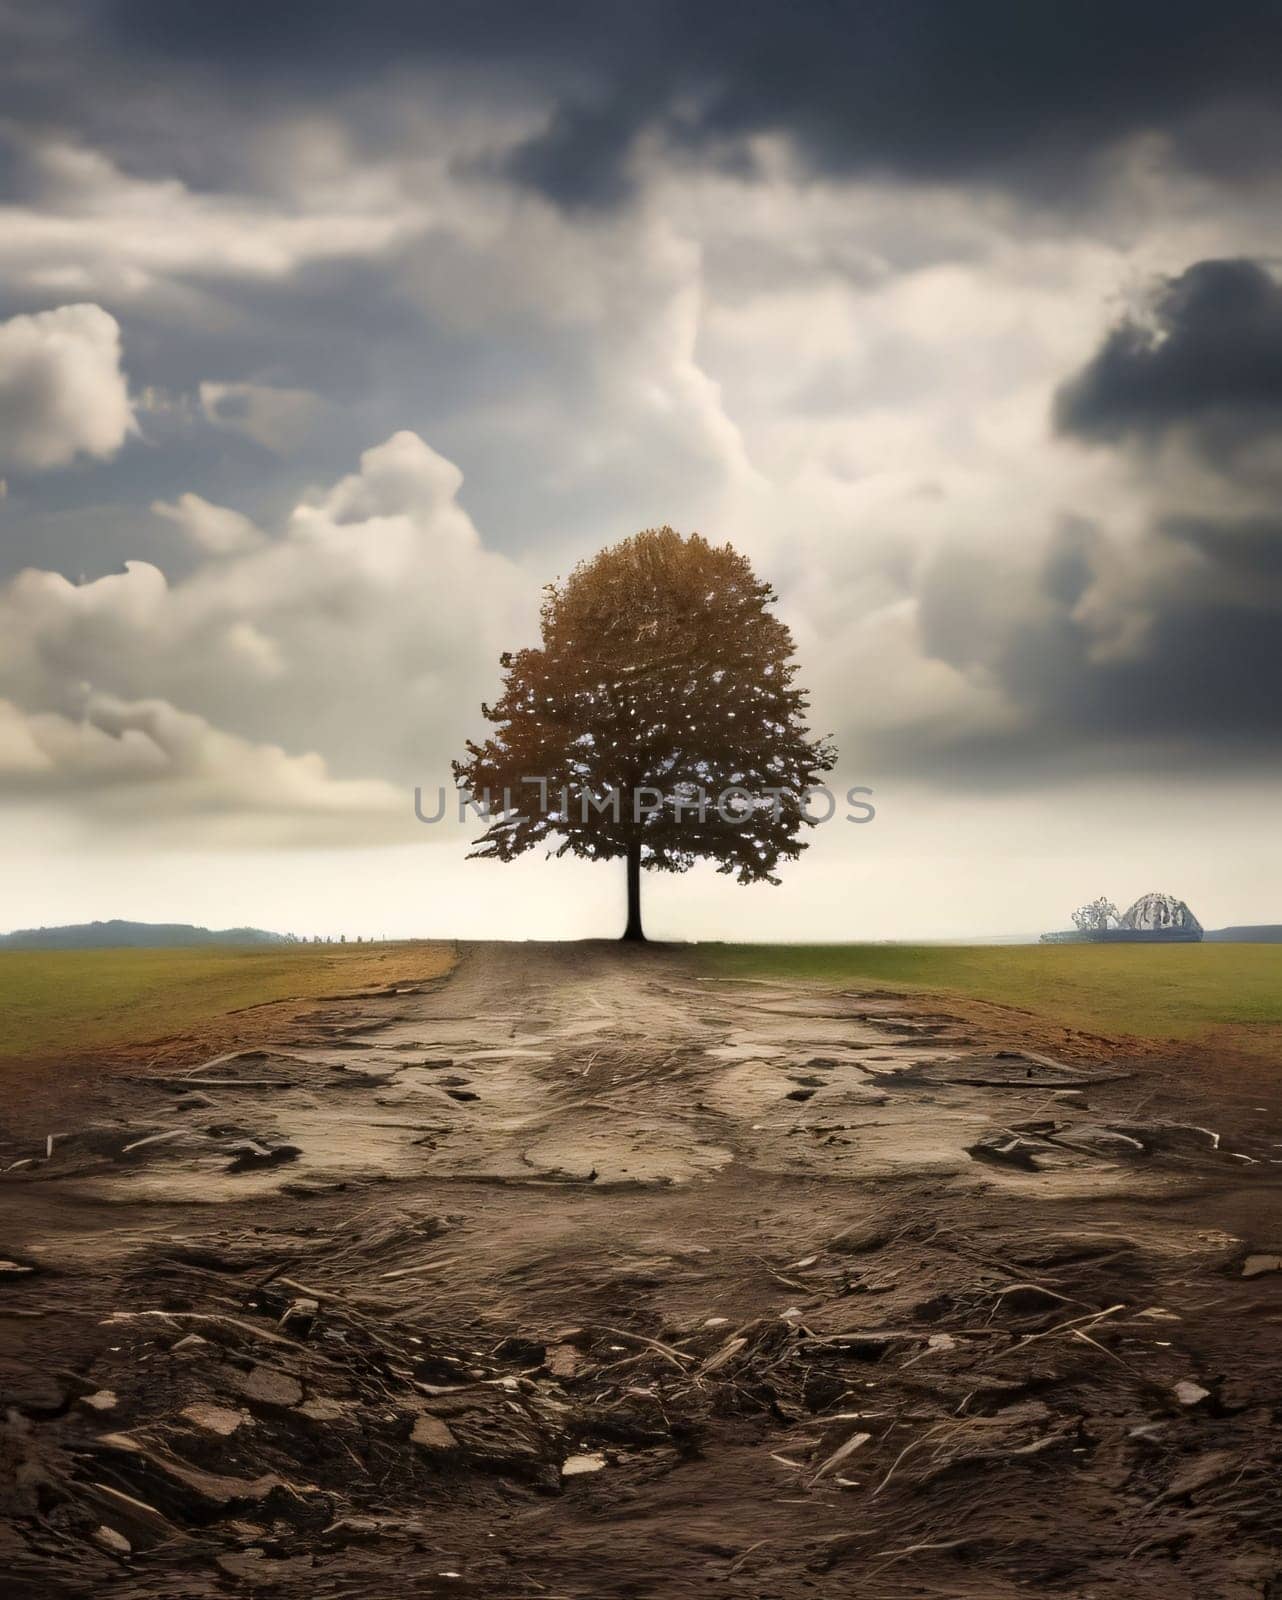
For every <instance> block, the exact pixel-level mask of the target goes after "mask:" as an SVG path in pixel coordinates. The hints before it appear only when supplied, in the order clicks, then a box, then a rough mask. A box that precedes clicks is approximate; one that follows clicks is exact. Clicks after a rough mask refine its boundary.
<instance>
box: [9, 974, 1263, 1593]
mask: <svg viewBox="0 0 1282 1600" xmlns="http://www.w3.org/2000/svg"><path fill="white" fill-rule="evenodd" d="M114 1067H115V1070H114V1072H112V1073H111V1074H108V1075H106V1076H104V1077H102V1078H101V1079H99V1080H97V1081H94V1082H92V1083H90V1082H88V1081H82V1082H81V1083H80V1084H79V1085H78V1087H77V1089H76V1092H75V1095H74V1096H72V1097H64V1099H63V1101H62V1103H61V1104H60V1105H59V1111H58V1117H59V1122H58V1124H57V1125H56V1126H50V1125H49V1114H48V1110H47V1107H48V1103H49V1101H48V1096H47V1094H46V1093H45V1092H44V1091H43V1090H37V1092H36V1093H35V1094H34V1095H33V1096H32V1097H31V1098H30V1100H29V1102H28V1103H26V1104H24V1102H23V1100H22V1099H21V1098H18V1097H16V1096H11V1097H10V1099H9V1100H8V1102H7V1104H6V1107H5V1112H4V1119H5V1122H6V1128H5V1130H4V1132H3V1135H0V1169H3V1170H0V1207H2V1208H3V1215H4V1219H5V1222H4V1233H3V1243H2V1246H0V1255H3V1256H4V1257H5V1258H6V1259H5V1261H4V1262H2V1263H0V1387H2V1388H3V1392H4V1400H5V1406H6V1415H5V1420H4V1424H3V1429H4V1431H3V1435H2V1436H0V1519H2V1525H0V1561H3V1564H4V1569H5V1572H6V1575H7V1578H8V1585H9V1586H8V1589H7V1591H6V1592H7V1593H8V1594H11V1595H13V1596H16V1597H18V1600H28V1597H31V1600H34V1597H45V1596H89V1595H95V1596H98V1595H105V1596H110V1597H113V1600H115V1597H122V1600H124V1597H129V1600H132V1597H138V1600H143V1597H146V1600H196V1597H201V1596H214V1595H228V1594H232V1595H234V1594H259V1593H262V1594H271V1595H275V1596H280V1597H282V1600H290V1597H293V1596H307V1597H309V1600H326V1597H339V1596H351V1597H358V1596H359V1597H371V1600H377V1597H382V1596H386V1595H392V1594H395V1595H397V1596H411V1595H412V1596H420V1595H422V1596H429V1595H431V1596H436V1595H450V1596H459V1597H485V1600H502V1597H512V1600H518V1597H520V1600H533V1597H541V1600H550V1597H558V1596H562V1597H575V1600H580V1597H581V1600H589V1597H591V1600H598V1597H604V1596H610V1597H614V1596H618V1597H624V1596H627V1597H635V1600H641V1597H646V1600H649V1597H666V1596H690V1595H709V1594H713V1595H725V1596H734V1597H740V1596H743V1597H748V1596H752V1597H765V1596H770V1597H780V1600H787V1597H793V1596H810V1597H813V1596H828V1595H832V1596H838V1595H840V1596H867V1597H870V1600H894V1597H897V1596H935V1597H939V1596H945V1597H952V1600H959V1597H963V1596H966V1597H969V1596H974V1597H976V1600H1004V1597H1008V1596H1009V1597H1014V1596H1017V1595H1018V1596H1023V1595H1028V1594H1031V1593H1036V1594H1056V1595H1067V1596H1075V1597H1082V1600H1085V1597H1088V1596H1089V1597H1105V1596H1117V1597H1119V1600H1121V1597H1126V1600H1134V1597H1153V1600H1158V1597H1161V1600H1185V1597H1187V1600H1201V1597H1204V1596H1206V1597H1210V1596H1214V1597H1230V1600H1232V1597H1239V1596H1241V1597H1247V1596H1253V1597H1268V1600H1279V1597H1282V1550H1280V1547H1279V1529H1280V1528H1282V1488H1280V1483H1282V1479H1280V1478H1279V1468H1280V1467H1282V1378H1280V1376H1279V1359H1278V1358H1279V1333H1280V1331H1282V1270H1279V1268H1282V1205H1280V1204H1279V1190H1280V1175H1282V1101H1280V1100H1279V1096H1278V1093H1277V1085H1276V1082H1275V1081H1274V1080H1273V1078H1272V1076H1271V1075H1269V1074H1266V1073H1265V1072H1264V1070H1263V1068H1262V1067H1261V1065H1260V1063H1259V1062H1258V1061H1257V1062H1256V1063H1255V1066H1254V1068H1252V1069H1251V1072H1252V1074H1253V1075H1251V1076H1248V1075H1246V1069H1245V1068H1244V1069H1242V1070H1241V1071H1238V1070H1236V1069H1235V1070H1233V1071H1231V1072H1225V1071H1223V1070H1221V1063H1220V1062H1219V1061H1218V1060H1217V1059H1215V1058H1212V1057H1210V1056H1208V1055H1199V1054H1198V1053H1197V1052H1195V1051H1188V1050H1187V1049H1185V1050H1183V1051H1182V1052H1171V1051H1166V1052H1164V1051H1163V1050H1161V1049H1159V1048H1156V1047H1148V1048H1146V1049H1144V1050H1132V1049H1130V1048H1128V1047H1126V1046H1125V1045H1124V1044H1119V1043H1116V1042H1113V1041H1108V1040H1103V1039H1100V1038H1098V1037H1087V1036H1085V1035H1078V1036H1073V1035H1068V1034H1065V1035H1063V1036H1062V1037H1061V1036H1058V1035H1056V1034H1055V1032H1054V1030H1049V1031H1048V1030H1047V1028H1046V1026H1045V1025H1044V1024H1041V1025H1034V1024H1032V1023H1030V1022H1029V1021H1028V1019H1026V1018H1023V1017H1021V1015H1020V1014H1018V1013H1010V1012H1006V1011H1002V1010H999V1009H998V1008H985V1007H983V1006H979V1005H977V1004H974V1003H972V1004H967V1005H965V1006H958V1007H954V1006H952V1005H949V1007H948V1008H947V1009H946V1010H944V1009H941V1003H940V1001H939V1000H938V999H932V1000H929V1001H926V1000H921V999H914V998H912V997H910V996H896V995H888V994H886V993H885V992H878V993H877V994H875V995H872V994H860V993H855V992H851V991H846V990H836V989H833V988H831V987H824V986H820V985H809V984H804V983H799V982H795V983H786V984H784V983H780V984H775V983H736V982H729V981H724V980H716V979H710V978H709V977H708V976H707V975H706V973H705V971H704V970H703V968H702V967H701V965H700V962H699V959H698V956H697V954H696V953H694V952H691V951H686V950H665V949H662V948H655V947H651V948H646V949H640V950H637V949H627V950H622V949H619V948H618V947H615V946H610V945H576V946H565V945H560V946H540V945H481V946H473V947H470V948H465V950H464V952H463V958H462V960H461V962H460V964H459V966H458V967H457V968H456V969H455V971H454V972H453V973H452V974H451V975H450V976H449V977H448V978H445V979H442V980H436V981H432V982H427V983H423V984H415V983H402V984H399V985H397V986H395V987H394V988H389V989H385V990H380V991H378V992H371V993H369V994H367V995H364V996H360V997H356V998H348V999H343V1000H335V1001H331V1002H323V1003H317V1004H312V1005H310V1006H308V1007H306V1008H299V1009H298V1010H297V1011H296V1012H295V1013H293V1014H291V1016H290V1017H289V1019H288V1025H287V1026H283V1027H279V1026H276V1025H273V1026H272V1027H271V1028H269V1029H265V1030H264V1032H263V1034H262V1036H261V1037H260V1038H258V1039H257V1040H255V1041H252V1042H249V1041H245V1042H242V1041H241V1040H238V1041H237V1047H236V1048H235V1049H233V1050H231V1051H227V1052H224V1053H222V1054H220V1055H218V1056H216V1057H215V1058H214V1059H212V1060H206V1061H197V1062H194V1063H193V1062H191V1061H181V1062H180V1061H178V1060H177V1059H168V1058H162V1059H150V1060H141V1059H133V1060H124V1061H122V1060H117V1061H116V1062H115V1063H114ZM50 1135H52V1139H51V1140H50V1137H49V1136H50Z"/></svg>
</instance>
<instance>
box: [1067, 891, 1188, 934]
mask: <svg viewBox="0 0 1282 1600" xmlns="http://www.w3.org/2000/svg"><path fill="white" fill-rule="evenodd" d="M1073 921H1074V923H1075V924H1076V929H1075V931H1074V932H1072V933H1044V934H1043V935H1042V943H1043V944H1195V943H1197V942H1198V941H1199V940H1200V939H1201V938H1202V924H1201V923H1200V922H1199V921H1198V920H1197V918H1196V917H1195V916H1194V915H1193V913H1192V911H1190V910H1189V907H1188V905H1187V903H1186V902H1185V901H1183V900H1177V899H1176V897H1175V896H1174V895H1173V894H1156V893H1155V894H1142V895H1141V896H1140V897H1139V899H1138V900H1137V901H1136V902H1135V904H1134V905H1133V906H1130V907H1128V908H1127V910H1125V911H1123V912H1122V913H1121V914H1120V915H1119V914H1118V911H1117V907H1116V906H1115V905H1114V904H1113V902H1112V901H1111V900H1104V899H1100V900H1092V901H1091V903H1090V904H1089V905H1085V906H1082V907H1081V908H1080V910H1077V911H1075V912H1074V913H1073Z"/></svg>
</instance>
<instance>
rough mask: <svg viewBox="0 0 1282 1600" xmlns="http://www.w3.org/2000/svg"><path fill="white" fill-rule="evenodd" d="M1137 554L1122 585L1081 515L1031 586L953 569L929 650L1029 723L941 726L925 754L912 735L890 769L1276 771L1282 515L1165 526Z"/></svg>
mask: <svg viewBox="0 0 1282 1600" xmlns="http://www.w3.org/2000/svg"><path fill="white" fill-rule="evenodd" d="M1138 554H1139V556H1140V558H1141V559H1140V560H1139V561H1138V562H1132V565H1131V569H1130V572H1131V576H1130V578H1129V581H1128V582H1126V583H1125V584H1124V585H1119V583H1118V578H1117V563H1116V559H1115V558H1116V555H1117V552H1116V551H1115V550H1114V549H1113V547H1112V546H1111V545H1110V542H1109V540H1108V539H1107V537H1106V536H1105V535H1104V534H1103V533H1102V532H1101V531H1100V530H1099V529H1098V528H1096V527H1094V526H1093V525H1092V524H1090V523H1088V522H1086V521H1084V520H1082V519H1076V518H1075V519H1071V520H1069V521H1066V522H1065V524H1064V525H1063V527H1062V528H1061V529H1060V531H1059V534H1058V536H1057V537H1056V538H1055V539H1054V540H1053V541H1052V543H1051V546H1050V548H1049V550H1048V552H1047V554H1046V556H1045V558H1044V561H1043V563H1042V566H1041V568H1040V570H1039V571H1038V572H1037V573H1036V574H1035V575H1034V577H1033V579H1032V580H1031V581H1030V582H1029V583H1028V584H1027V585H1026V586H1024V587H1019V586H1017V585H1015V584H1013V583H1012V582H1011V580H1010V576H1009V574H1006V575H1003V573H1002V572H1001V571H1000V570H998V569H997V568H996V567H995V566H994V565H993V564H992V562H990V561H989V560H987V559H986V558H984V557H982V556H980V555H978V554H975V553H973V552H972V553H966V552H961V551H957V550H954V551H951V552H949V553H948V554H947V555H946V556H944V557H943V558H941V559H940V560H939V561H938V562H937V563H936V564H935V566H934V567H933V568H932V569H931V570H930V571H929V572H928V573H927V575H926V578H925V581H924V583H923V585H922V589H921V592H920V595H919V601H920V619H921V638H922V645H923V648H924V650H925V651H926V653H927V654H929V655H931V656H933V657H935V658H937V659H940V660H943V661H947V662H948V663H950V664H951V665H952V666H955V667H956V668H958V669H959V670H960V671H961V672H963V673H964V674H966V675H967V676H968V677H970V678H971V679H972V680H973V681H976V682H978V683H983V684H986V685H988V686H990V687H992V688H994V689H996V690H997V691H999V693H1000V695H1001V697H1002V699H1003V700H1004V701H1005V702H1006V703H1007V704H1008V705H1009V706H1011V707H1012V708H1013V709H1014V711H1015V713H1016V719H1015V721H1014V722H1013V724H1012V725H1011V726H1010V727H1009V728H1008V729H1006V730H1004V731H1003V732H1001V733H998V734H988V733H984V734H980V735H977V736H973V735H970V734H965V735H963V734H958V733H955V732H953V731H952V730H949V729H938V728H936V729H932V730H931V731H930V737H929V741H928V742H923V743H920V744H919V745H917V746H916V747H915V748H914V747H913V744H912V740H911V738H909V737H906V736H905V735H903V734H900V735H899V736H898V737H897V738H896V739H895V740H892V741H888V743H887V749H886V752H885V754H886V756H887V758H888V759H891V760H894V761H896V762H898V763H900V764H904V765H910V766H915V767H918V768H921V769H922V770H928V771H931V772H933V773H934V774H936V775H938V774H939V772H940V771H941V770H946V771H950V772H952V773H953V774H954V775H955V776H957V777H961V778H965V779H966V780H967V781H970V782H978V783H1003V782H1005V781H1007V780H1008V779H1009V778H1010V776H1011V775H1012V773H1014V772H1018V773H1020V774H1022V775H1024V776H1027V775H1028V774H1029V773H1031V772H1034V771H1037V770H1041V771H1042V772H1043V773H1044V774H1046V775H1047V776H1059V775H1062V774H1063V773H1064V772H1066V771H1068V772H1077V771H1083V770H1088V769H1091V768H1097V769H1101V770H1109V771H1114V772H1116V771H1118V770H1125V769H1127V768H1129V769H1131V770H1134V771H1137V772H1138V771H1143V770H1147V769H1148V768H1149V767H1150V766H1160V767H1163V768H1166V769H1172V770H1179V769H1183V770H1187V771H1198V770H1204V769H1205V768H1206V767H1207V766H1208V765H1209V766H1211V767H1220V766H1223V767H1232V768H1247V767H1260V766H1269V767H1275V766H1276V765H1277V764H1278V760H1279V756H1280V755H1282V519H1277V518H1273V519H1268V518H1254V517H1230V516H1226V517H1223V518H1219V519H1217V518H1214V517H1200V518H1193V517H1165V518H1161V519H1159V520H1158V521H1157V522H1156V523H1155V525H1154V527H1153V528H1152V529H1151V530H1150V533H1149V535H1148V539H1147V543H1146V546H1145V548H1144V549H1143V550H1141V551H1140V552H1139V553H1138ZM1004 576H1005V581H1003V577H1004ZM1084 600H1085V601H1087V603H1086V604H1083V601H1084Z"/></svg>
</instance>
